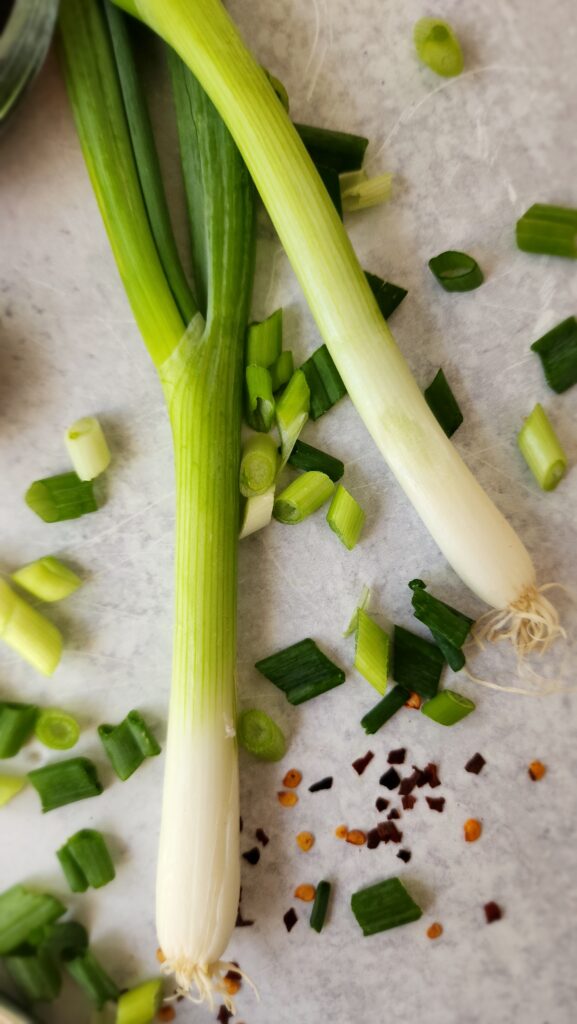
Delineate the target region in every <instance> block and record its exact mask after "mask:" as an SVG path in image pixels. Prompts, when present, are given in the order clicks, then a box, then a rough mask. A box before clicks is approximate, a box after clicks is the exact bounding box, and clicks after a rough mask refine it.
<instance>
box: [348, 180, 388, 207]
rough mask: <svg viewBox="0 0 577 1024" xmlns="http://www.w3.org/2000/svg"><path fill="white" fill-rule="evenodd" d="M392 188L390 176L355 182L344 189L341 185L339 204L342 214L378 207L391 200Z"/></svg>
mask: <svg viewBox="0 0 577 1024" xmlns="http://www.w3.org/2000/svg"><path fill="white" fill-rule="evenodd" d="M392 188H393V175H392V174H379V175H377V176H376V177H375V178H367V179H366V181H356V182H355V183H354V184H350V185H347V186H346V187H345V188H344V189H343V187H342V184H341V202H342V204H343V212H344V213H354V212H355V211H356V210H367V209H369V207H371V206H379V205H380V203H386V201H387V199H390V198H391V192H392Z"/></svg>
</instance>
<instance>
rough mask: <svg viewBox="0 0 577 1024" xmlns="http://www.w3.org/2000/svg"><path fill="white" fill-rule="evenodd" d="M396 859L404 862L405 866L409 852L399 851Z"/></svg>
mask: <svg viewBox="0 0 577 1024" xmlns="http://www.w3.org/2000/svg"><path fill="white" fill-rule="evenodd" d="M397 857H398V858H399V860H404V862H405V864H408V863H409V861H410V859H411V851H410V850H399V852H398V854H397Z"/></svg>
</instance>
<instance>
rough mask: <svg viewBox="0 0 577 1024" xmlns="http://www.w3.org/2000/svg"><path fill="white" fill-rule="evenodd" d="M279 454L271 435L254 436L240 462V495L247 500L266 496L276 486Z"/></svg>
mask: <svg viewBox="0 0 577 1024" xmlns="http://www.w3.org/2000/svg"><path fill="white" fill-rule="evenodd" d="M278 462H279V457H278V452H277V447H276V444H275V442H274V441H273V439H272V437H270V435H269V434H253V436H252V437H250V438H249V439H248V441H247V442H246V444H245V445H244V448H243V451H242V457H241V461H240V493H241V494H244V496H245V498H252V497H254V495H257V494H264V492H265V491H268V490H270V488H271V487H272V485H273V484H274V481H275V478H276V474H277V468H278Z"/></svg>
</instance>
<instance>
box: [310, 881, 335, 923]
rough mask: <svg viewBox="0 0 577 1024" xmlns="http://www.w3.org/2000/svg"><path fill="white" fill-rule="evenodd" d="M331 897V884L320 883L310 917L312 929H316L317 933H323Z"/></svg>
mask: <svg viewBox="0 0 577 1024" xmlns="http://www.w3.org/2000/svg"><path fill="white" fill-rule="evenodd" d="M330 895H331V883H330V882H326V881H322V882H319V884H318V885H317V890H316V893H315V901H314V903H313V907H312V910H311V917H310V926H311V928H314V930H315V932H322V930H323V925H324V923H325V918H326V916H327V910H328V907H329V898H330Z"/></svg>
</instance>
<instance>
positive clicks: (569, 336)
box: [531, 316, 577, 394]
mask: <svg viewBox="0 0 577 1024" xmlns="http://www.w3.org/2000/svg"><path fill="white" fill-rule="evenodd" d="M531 351H532V352H536V353H537V355H538V356H539V358H540V360H541V363H542V366H543V372H544V373H545V380H546V381H547V383H548V385H549V387H550V388H552V389H553V391H556V392H557V394H562V392H563V391H567V389H568V388H570V387H571V386H572V385H573V384H575V383H577V317H574V316H569V317H567V319H566V320H562V321H561V323H560V324H557V326H556V327H553V329H552V330H550V331H548V332H547V334H544V335H543V337H542V338H538V339H537V341H534V342H533V344H532V345H531Z"/></svg>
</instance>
